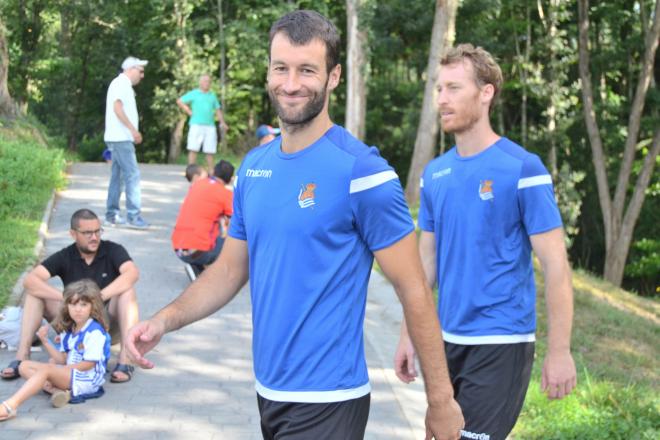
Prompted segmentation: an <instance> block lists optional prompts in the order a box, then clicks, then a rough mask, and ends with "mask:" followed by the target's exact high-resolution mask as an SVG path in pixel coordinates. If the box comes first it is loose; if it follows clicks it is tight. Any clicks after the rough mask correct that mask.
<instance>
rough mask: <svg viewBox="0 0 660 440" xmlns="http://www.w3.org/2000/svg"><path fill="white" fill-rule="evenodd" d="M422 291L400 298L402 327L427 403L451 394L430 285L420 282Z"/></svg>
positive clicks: (439, 402)
mask: <svg viewBox="0 0 660 440" xmlns="http://www.w3.org/2000/svg"><path fill="white" fill-rule="evenodd" d="M420 289H422V290H423V292H420V293H418V294H416V295H407V297H409V298H410V299H407V300H404V315H405V322H406V327H407V328H405V329H402V334H404V333H406V332H407V333H408V335H409V337H410V339H411V341H412V343H413V346H414V347H415V351H416V352H417V356H418V357H419V363H420V366H421V369H422V374H423V376H424V384H425V387H426V394H427V398H428V401H429V404H430V405H434V404H443V403H445V402H446V401H447V400H449V399H451V398H452V397H453V394H454V393H453V388H452V386H451V382H450V380H449V372H448V369H447V360H446V357H445V351H444V344H443V341H442V330H441V328H440V323H439V321H438V318H437V315H436V313H435V304H434V301H433V296H432V294H431V291H430V289H428V288H426V287H425V286H420Z"/></svg>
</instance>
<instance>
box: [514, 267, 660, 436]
mask: <svg viewBox="0 0 660 440" xmlns="http://www.w3.org/2000/svg"><path fill="white" fill-rule="evenodd" d="M537 275H538V274H537ZM573 286H574V291H575V317H574V320H573V340H572V349H573V356H574V359H575V363H576V367H577V370H578V387H577V389H576V390H575V391H574V393H572V394H571V395H570V396H568V397H566V398H565V399H563V400H561V401H549V400H548V399H547V398H546V397H545V395H544V394H542V393H541V391H540V385H539V383H540V375H541V364H542V362H543V358H544V355H545V352H546V348H547V347H546V334H547V321H546V309H545V301H544V298H543V283H542V277H540V276H538V277H537V287H538V290H539V295H538V307H537V309H538V317H539V319H538V331H537V344H536V348H537V349H536V361H535V364H534V370H533V373H532V381H531V382H530V386H529V390H528V392H527V398H526V400H525V406H524V407H523V410H522V413H521V415H520V418H519V419H518V424H517V425H516V427H515V429H514V431H513V433H512V435H511V438H513V439H516V440H518V439H525V440H527V439H539V440H540V439H544V440H546V439H557V440H559V439H562V440H563V439H657V438H660V399H659V397H658V396H659V394H658V384H659V379H660V378H659V376H658V374H659V371H658V361H657V360H658V359H660V344H658V340H659V338H658V336H660V326H659V325H658V324H659V322H660V321H659V316H658V309H659V303H658V301H657V300H653V299H645V298H641V297H638V296H636V295H633V294H631V293H629V292H626V291H624V290H622V289H618V288H616V287H614V286H612V285H610V284H609V283H607V282H605V281H603V280H601V279H598V278H596V277H594V276H591V275H589V274H587V273H584V272H582V271H576V272H575V273H574V275H573Z"/></svg>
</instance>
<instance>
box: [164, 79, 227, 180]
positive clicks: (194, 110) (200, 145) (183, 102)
mask: <svg viewBox="0 0 660 440" xmlns="http://www.w3.org/2000/svg"><path fill="white" fill-rule="evenodd" d="M210 89H211V77H210V76H209V75H206V74H204V75H202V76H200V77H199V88H198V89H194V90H191V91H189V92H188V93H186V94H185V95H183V96H182V97H180V98H178V99H177V100H176V104H177V105H178V106H179V107H180V108H181V110H183V111H184V112H186V113H187V114H188V115H189V116H190V121H189V124H190V126H189V127H188V144H187V147H186V148H187V149H188V164H191V163H196V162H197V153H198V152H199V151H200V150H201V151H203V152H204V153H205V154H206V163H207V164H208V168H209V170H213V163H214V157H213V155H214V154H215V153H216V151H217V146H218V136H217V132H216V127H215V118H216V117H217V119H218V128H219V129H220V130H221V131H223V132H224V131H227V129H228V128H229V127H228V126H227V124H226V123H225V118H224V116H223V114H222V106H221V105H220V101H218V97H217V96H215V93H213V92H211V90H210Z"/></svg>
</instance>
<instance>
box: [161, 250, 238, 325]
mask: <svg viewBox="0 0 660 440" xmlns="http://www.w3.org/2000/svg"><path fill="white" fill-rule="evenodd" d="M246 281H247V273H242V271H238V272H234V273H232V271H231V270H230V267H229V266H228V265H227V264H223V262H218V261H216V263H214V264H212V265H211V266H209V267H208V268H206V269H205V270H204V272H202V274H201V275H200V276H199V278H198V279H197V280H196V281H195V282H194V283H192V284H191V285H190V286H189V287H188V288H187V289H186V290H185V291H184V292H183V293H182V294H181V295H180V296H179V297H178V298H176V299H175V300H174V301H172V302H171V303H170V304H168V305H167V306H166V307H165V308H163V309H162V310H160V311H159V312H158V313H157V314H156V315H154V317H153V318H152V319H153V320H157V321H160V322H161V323H162V324H163V326H164V329H165V332H171V331H174V330H178V329H180V328H182V327H185V326H186V325H188V324H190V323H193V322H195V321H198V320H200V319H203V318H205V317H207V316H209V315H211V314H212V313H214V312H216V311H217V310H219V309H221V308H222V307H223V306H224V305H226V304H227V303H229V301H231V300H232V299H233V298H234V296H236V294H237V293H238V291H239V290H240V289H241V287H243V285H245V283H246Z"/></svg>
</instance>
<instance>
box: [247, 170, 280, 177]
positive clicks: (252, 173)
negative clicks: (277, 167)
mask: <svg viewBox="0 0 660 440" xmlns="http://www.w3.org/2000/svg"><path fill="white" fill-rule="evenodd" d="M272 175H273V170H253V169H252V168H248V169H247V171H246V172H245V177H263V178H264V179H270V178H271V176H272Z"/></svg>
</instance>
